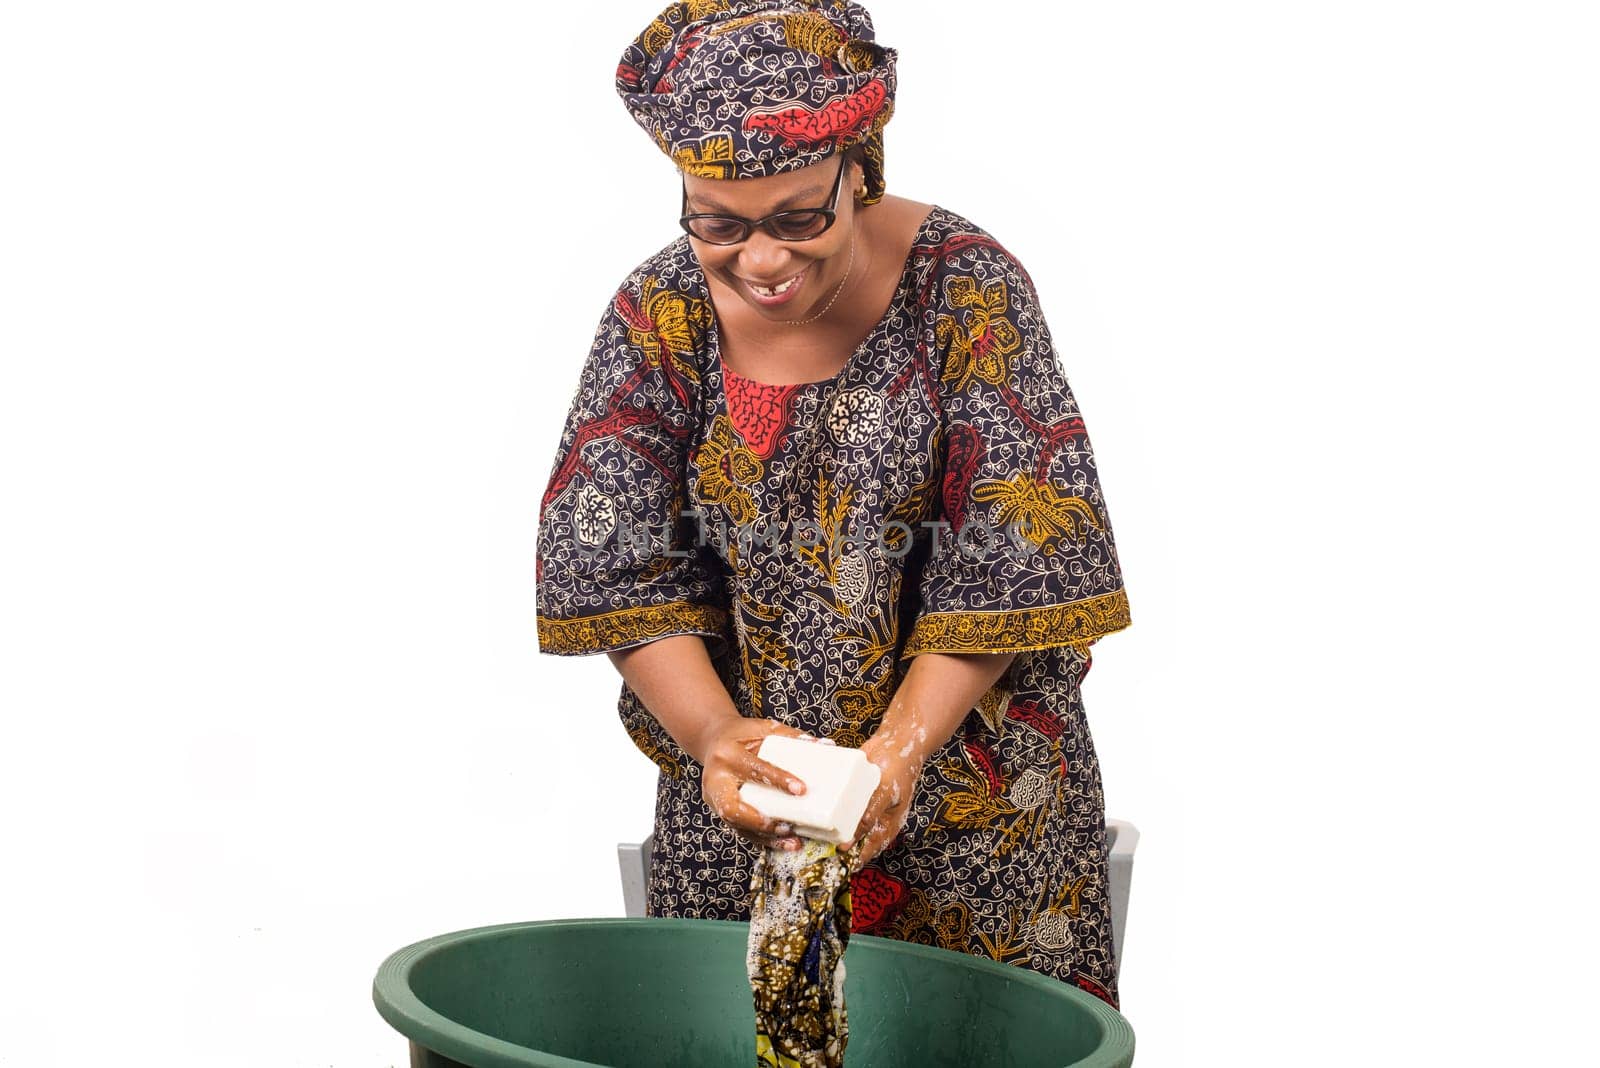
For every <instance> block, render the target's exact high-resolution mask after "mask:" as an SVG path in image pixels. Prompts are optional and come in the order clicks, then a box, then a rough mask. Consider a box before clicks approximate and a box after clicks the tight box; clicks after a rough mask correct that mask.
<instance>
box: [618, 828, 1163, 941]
mask: <svg viewBox="0 0 1600 1068" xmlns="http://www.w3.org/2000/svg"><path fill="white" fill-rule="evenodd" d="M654 838H655V836H654V835H651V836H650V837H649V838H646V839H645V840H644V841H642V842H623V843H621V844H620V845H618V846H617V863H618V865H620V866H621V868H622V906H623V908H624V910H626V914H627V915H629V916H643V915H644V888H645V884H646V883H647V882H649V881H650V847H651V846H652V845H653V844H654ZM1138 845H1139V828H1137V827H1135V826H1134V825H1133V824H1131V823H1129V822H1127V821H1126V820H1106V849H1107V850H1108V851H1109V853H1110V858H1111V867H1110V870H1109V871H1108V872H1107V873H1106V875H1107V878H1108V880H1109V881H1110V883H1111V933H1112V936H1113V937H1114V938H1115V940H1116V956H1117V969H1118V970H1119V971H1120V970H1121V968H1122V942H1123V932H1125V931H1126V930H1127V928H1128V888H1129V886H1130V885H1131V884H1132V882H1133V851H1134V849H1136V848H1137V847H1138Z"/></svg>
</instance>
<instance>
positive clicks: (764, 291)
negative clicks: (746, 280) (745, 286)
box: [750, 275, 800, 297]
mask: <svg viewBox="0 0 1600 1068" xmlns="http://www.w3.org/2000/svg"><path fill="white" fill-rule="evenodd" d="M799 280H800V276H799V275H795V276H794V277H793V278H791V279H789V280H788V281H787V282H785V283H783V285H781V286H778V287H776V288H774V289H768V288H767V287H766V286H758V285H756V284H755V283H753V282H752V283H751V285H750V288H751V289H753V290H755V291H756V292H757V293H760V294H761V295H762V296H763V297H775V296H777V295H778V294H779V293H787V292H789V290H791V289H793V288H794V284H795V283H796V282H798V281H799Z"/></svg>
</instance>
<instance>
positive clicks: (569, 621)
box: [538, 0, 1130, 1064]
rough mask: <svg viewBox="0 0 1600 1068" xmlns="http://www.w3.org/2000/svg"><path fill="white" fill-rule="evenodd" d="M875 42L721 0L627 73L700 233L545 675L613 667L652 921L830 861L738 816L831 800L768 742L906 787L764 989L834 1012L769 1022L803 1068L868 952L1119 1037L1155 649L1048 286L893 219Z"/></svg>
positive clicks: (613, 420) (852, 15)
mask: <svg viewBox="0 0 1600 1068" xmlns="http://www.w3.org/2000/svg"><path fill="white" fill-rule="evenodd" d="M873 38H874V34H873V27H872V23H871V19H870V18H869V17H868V15H867V13H866V11H865V10H863V9H862V8H861V7H860V6H859V5H857V4H854V3H848V2H845V0H731V2H730V0H694V2H688V3H678V4H673V5H672V6H670V7H668V8H667V9H666V10H665V11H663V12H662V13H661V14H660V15H659V16H658V17H657V18H656V19H655V20H654V21H653V22H652V23H651V24H650V25H649V26H648V27H646V29H645V30H644V31H643V32H642V33H641V34H640V35H639V37H638V38H637V39H636V40H635V41H634V42H633V43H632V44H630V45H629V46H628V48H627V49H626V50H625V51H624V53H623V56H622V60H621V62H620V63H619V65H618V68H617V89H618V92H619V94H620V95H621V96H622V98H623V101H624V103H625V104H626V105H627V107H628V109H629V112H630V114H632V115H633V117H634V118H635V120H636V121H638V122H639V124H640V125H641V126H643V127H644V128H645V129H646V130H647V131H648V132H649V133H650V135H651V137H652V140H653V141H654V143H655V144H656V145H657V146H658V147H659V148H660V149H661V150H662V151H664V152H665V153H667V154H668V156H669V157H670V158H671V159H672V160H673V161H674V162H675V163H676V164H677V166H678V169H679V170H680V172H681V173H682V184H683V209H682V213H683V219H682V226H683V229H684V231H685V232H684V234H683V235H682V236H681V237H680V238H678V239H677V240H675V241H673V242H672V243H671V244H669V245H667V246H666V247H664V248H662V249H660V250H658V251H657V252H655V253H654V254H652V255H650V256H649V257H647V258H646V259H645V260H644V261H643V262H641V263H640V264H639V266H638V267H637V269H635V270H634V271H633V272H632V273H631V274H630V276H629V277H628V278H627V279H626V280H625V281H624V282H623V283H622V285H621V286H619V287H618V289H617V291H616V294H615V296H614V298H613V300H612V301H611V303H610V304H609V305H608V307H607V308H606V309H605V312H604V314H603V315H602V317H601V321H600V324H599V327H598V329H597V330H596V332H595V339H594V345H593V347H592V349H591V351H590V353H589V358H588V362H587V364H586V365H585V367H584V369H583V371H582V373H581V375H580V377H579V388H578V392H577V396H576V397H575V398H574V401H573V405H572V408H571V411H570V412H569V414H568V418H567V422H566V425H565V427H564V429H563V433H562V437H561V442H560V447H559V448H558V450H557V455H556V462H555V467H554V470H553V471H552V475H551V479H550V484H549V486H548V488H547V490H546V492H545V496H544V499H543V504H542V507H541V510H540V527H539V561H538V566H539V620H538V626H539V640H540V646H541V649H542V650H544V651H546V652H551V653H564V654H584V653H595V652H601V651H604V652H607V653H609V654H610V655H611V658H612V660H613V662H614V663H615V664H616V666H617V667H618V669H619V671H620V672H621V674H622V676H623V680H624V686H623V687H622V693H621V695H620V698H619V706H618V708H619V714H620V716H621V718H622V720H623V723H624V725H625V726H626V728H627V730H628V732H629V734H630V736H631V737H632V738H633V740H634V742H635V743H636V744H637V745H638V747H639V748H640V750H641V751H643V752H644V753H645V754H647V755H648V756H649V757H650V758H651V759H652V760H654V761H655V762H656V763H657V765H658V766H659V767H660V769H661V775H660V779H659V785H658V791H657V805H656V819H655V832H654V842H655V854H654V856H653V857H652V864H651V869H650V882H649V885H648V887H647V894H646V897H647V911H648V912H649V913H650V915H653V916H683V917H699V918H710V919H734V920H745V919H749V918H751V908H752V897H751V891H752V878H753V877H755V878H756V880H757V888H758V889H760V887H761V886H764V885H766V883H765V882H764V881H763V880H767V881H770V880H768V877H769V876H771V874H772V873H773V872H774V871H777V870H779V869H780V868H781V867H782V865H781V864H780V863H779V861H778V860H777V859H776V858H777V857H778V855H779V854H781V853H784V852H786V851H788V850H793V849H796V848H798V847H799V846H800V845H801V843H800V841H799V840H797V839H795V838H794V837H793V836H792V834H791V832H790V831H789V829H788V828H785V827H783V826H780V825H778V824H776V823H775V822H774V821H772V820H770V819H767V818H765V817H763V816H762V815H761V814H760V813H759V812H756V811H755V810H754V809H752V808H750V807H749V806H748V805H746V804H745V803H744V802H743V801H741V800H740V797H739V787H740V786H741V785H742V784H743V783H745V782H762V783H766V784H768V785H773V786H778V787H780V788H785V787H787V788H789V789H794V790H799V789H803V785H801V784H798V783H795V782H793V781H792V777H791V776H790V775H788V773H786V772H785V771H783V770H782V769H779V768H776V767H774V766H773V765H771V764H769V763H767V762H765V761H762V760H761V759H759V758H758V757H757V755H756V749H757V748H758V747H759V745H760V743H761V740H762V739H763V738H764V737H766V736H767V735H769V734H772V733H781V734H786V735H790V736H800V735H811V736H814V737H817V738H825V739H828V740H831V741H833V742H834V743H836V744H838V745H848V746H855V747H859V748H860V749H861V750H862V752H863V753H864V754H866V756H867V758H868V759H869V760H871V761H872V762H873V763H875V764H877V765H878V767H879V769H880V770H881V772H882V778H881V783H880V785H879V787H878V789H877V791H876V793H875V794H874V795H873V798H872V801H871V802H870V804H869V806H868V809H867V813H866V815H865V816H864V817H863V818H862V820H861V822H860V824H859V826H858V827H856V828H855V834H854V837H853V841H852V842H850V843H847V844H846V845H845V846H843V847H841V848H840V849H839V850H838V851H837V853H834V854H829V855H827V856H816V857H814V856H813V851H809V847H808V851H807V852H805V853H802V854H800V855H799V856H798V857H796V858H794V860H795V861H799V860H802V859H809V860H815V861H816V863H818V864H823V867H821V868H818V869H817V870H816V871H813V872H810V874H813V875H817V876H818V878H817V885H820V886H826V887H828V888H829V892H830V893H833V892H837V895H838V896H837V901H838V904H839V907H838V908H826V907H823V903H822V902H820V901H819V902H816V903H815V904H816V905H817V908H815V909H814V910H809V911H808V912H807V916H806V918H805V921H804V922H803V923H798V925H796V926H795V927H794V929H793V930H785V931H784V932H782V933H781V937H780V938H779V939H778V943H781V952H780V951H778V950H774V949H772V948H771V945H769V946H768V950H767V954H766V956H765V957H763V956H761V955H760V954H759V953H758V954H757V957H756V958H753V959H758V960H768V959H770V960H771V961H772V962H773V963H772V967H773V968H774V969H779V970H778V971H774V972H773V973H771V974H767V975H764V976H760V977H756V976H753V977H752V979H753V981H756V982H757V991H758V993H762V994H763V996H765V997H766V998H767V1001H765V1002H759V999H758V1003H759V1004H765V1005H767V1006H768V1008H769V1009H770V1008H771V1007H772V1006H775V1005H778V1004H779V1003H783V1004H790V1003H791V1002H790V1001H788V1000H786V999H788V998H790V997H791V996H792V997H793V998H795V999H799V1000H797V1001H794V1002H793V1003H794V1004H800V1003H804V1004H806V1005H809V1006H811V1007H812V1009H813V1010H814V1011H813V1012H812V1013H811V1014H810V1015H808V1016H806V1017H805V1018H796V1019H780V1018H779V1017H778V1016H777V1015H774V1014H773V1013H772V1012H764V1014H763V1015H762V1017H761V1019H762V1023H763V1026H764V1027H766V1028H767V1031H766V1032H764V1039H765V1041H766V1042H767V1047H766V1052H767V1053H768V1054H769V1055H770V1056H771V1057H773V1058H777V1059H775V1060H773V1061H772V1063H779V1061H780V1060H781V1058H782V1057H790V1058H796V1059H801V1058H804V1057H812V1058H813V1060H806V1061H804V1063H817V1064H823V1063H830V1064H831V1063H835V1061H834V1060H832V1059H827V1058H832V1057H835V1056H837V1055H838V1054H839V1053H841V1052H842V1047H843V1042H842V1037H843V1034H842V1028H843V1015H842V1013H840V1014H839V1016H838V1018H837V1019H836V1020H835V1019H834V1018H833V1017H832V1016H830V1015H829V1011H830V1007H831V1005H832V1002H831V1001H830V1000H829V999H830V998H831V997H832V994H831V987H829V985H828V984H827V983H826V982H825V981H824V978H823V976H822V973H821V971H820V970H819V969H820V968H821V967H822V963H826V962H828V961H831V960H832V959H834V955H835V954H836V953H837V952H838V951H841V950H842V947H843V944H844V941H845V940H846V938H847V936H848V934H849V930H850V929H853V930H858V931H868V932H871V933H873V934H880V935H886V936H889V937H895V938H901V939H905V940H909V941H917V942H925V943H929V944H933V945H939V946H942V947H944V948H946V949H951V950H956V951H960V952H967V953H975V954H982V955H984V956H988V957H991V958H993V959H996V960H1000V961H1004V962H1007V963H1011V964H1016V965H1018V966H1022V967H1027V968H1031V969H1033V970H1035V971H1038V972H1041V973H1043V974H1046V975H1051V976H1054V977H1056V978H1058V979H1061V980H1063V981H1065V982H1070V983H1072V984H1074V985H1076V986H1078V987H1080V988H1082V989H1085V990H1088V991H1090V992H1092V993H1093V994H1095V995H1097V996H1098V997H1101V998H1103V999H1104V1000H1105V1001H1107V1002H1108V1003H1110V1004H1112V1005H1113V1006H1114V1005H1116V1003H1117V982H1116V963H1115V956H1114V947H1113V943H1112V931H1111V922H1110V913H1109V894H1108V890H1107V881H1106V870H1107V863H1106V847H1105V829H1104V822H1105V816H1104V802H1103V794H1102V790H1101V784H1100V772H1099V764H1098V761H1097V759H1096V755H1095V751H1094V746H1093V742H1092V740H1091V738H1090V735H1089V730H1088V726H1087V723H1086V721H1085V719H1084V713H1083V708H1082V703H1081V696H1080V693H1079V683H1080V682H1081V680H1082V679H1083V677H1084V675H1085V674H1086V673H1087V672H1088V669H1089V663H1090V655H1089V649H1090V646H1091V645H1092V644H1093V643H1094V642H1095V641H1097V640H1099V639H1100V638H1101V637H1103V636H1104V635H1106V634H1109V633H1112V632H1114V631H1116V630H1119V629H1121V628H1123V627H1125V626H1127V625H1128V624H1129V622H1130V617H1129V612H1128V601H1127V595H1126V593H1125V591H1124V588H1123V583H1122V573H1121V568H1120V564H1119V562H1118V558H1117V553H1116V546H1115V541H1114V539H1113V536H1112V530H1111V524H1110V518H1109V515H1108V514H1107V510H1106V504H1105V499H1104V496H1103V494H1102V493H1101V490H1100V485H1099V479H1098V475H1097V472H1096V466H1095V460H1094V452H1093V449H1092V448H1091V446H1090V443H1089V438H1088V435H1087V431H1086V428H1085V425H1084V420H1083V417H1082V415H1081V414H1080V413H1079V411H1078V408H1077V404H1076V401H1075V400H1074V398H1073V395H1072V392H1071V389H1070V388H1069V387H1068V384H1067V380H1066V376H1065V373H1064V372H1063V370H1062V368H1061V364H1060V361H1059V359H1058V357H1057V355H1056V353H1055V350H1054V347H1053V345H1052V342H1051V336H1050V332H1049V329H1048V327H1047V326H1046V324H1045V321H1044V317H1043V314H1042V311H1041V308H1040V303H1039V297H1038V294H1037V293H1036V292H1035V291H1034V289H1033V282H1032V279H1031V278H1030V277H1029V275H1028V272H1027V271H1026V270H1025V269H1024V268H1023V266H1022V265H1021V263H1019V262H1018V261H1017V259H1016V258H1015V257H1013V256H1012V255H1011V254H1010V253H1009V252H1008V251H1007V250H1006V249H1005V247H1004V246H1003V245H1001V244H1000V242H998V241H997V240H996V239H995V238H994V237H993V236H992V235H991V234H989V233H988V232H987V231H985V230H983V229H982V228H981V227H979V226H977V225H976V224H974V223H973V222H971V221H970V220H968V219H967V218H965V217H964V216H961V215H959V214H957V213H955V212H953V211H950V210H948V209H946V208H943V207H941V206H938V205H936V204H932V203H927V202H922V201H917V200H912V199H909V198H906V197H901V196H892V195H889V194H888V193H887V192H886V190H885V186H884V180H883V158H884V157H883V128H884V125H885V124H886V123H887V121H888V119H889V116H890V115H891V113H892V111H893V100H894V89H895V59H896V56H895V53H894V51H893V50H892V49H889V48H885V47H882V46H880V45H878V44H877V43H875V41H874V39H873ZM691 520H692V522H691ZM641 529H643V530H645V531H649V532H651V534H650V535H649V536H640V535H639V531H640V530H641ZM824 862H825V863H824ZM833 866H837V869H838V870H837V871H835V867H833ZM794 867H795V863H793V862H791V863H789V864H788V867H787V868H785V869H784V870H788V869H789V868H794ZM801 867H802V868H803V867H804V865H801ZM807 871H809V869H807ZM835 874H837V875H839V878H837V879H836V878H834V875H835ZM823 876H827V877H826V878H823ZM767 889H768V890H769V891H773V892H770V893H766V894H758V895H757V898H756V904H757V907H758V908H771V907H772V905H771V903H772V902H774V901H779V900H786V899H787V896H786V894H784V893H780V892H777V891H779V890H781V889H782V887H780V886H778V885H777V884H773V885H772V886H768V887H767ZM767 919H768V920H770V919H771V917H767ZM758 926H760V927H761V928H762V929H763V930H764V931H766V932H767V933H768V934H769V935H770V934H771V933H772V930H773V928H772V926H771V924H770V923H767V924H764V925H758ZM846 928H848V929H846ZM778 943H773V944H778ZM819 962H821V963H819ZM782 969H787V970H782ZM789 983H793V984H794V985H793V986H792V987H790V986H788V985H786V984H789ZM775 984H776V985H775ZM830 1021H831V1022H830ZM830 1036H831V1037H833V1038H835V1039H837V1041H834V1042H832V1043H831V1044H830V1043H829V1041H828V1039H829V1037H830ZM816 1058H823V1059H816ZM784 1063H787V1062H784Z"/></svg>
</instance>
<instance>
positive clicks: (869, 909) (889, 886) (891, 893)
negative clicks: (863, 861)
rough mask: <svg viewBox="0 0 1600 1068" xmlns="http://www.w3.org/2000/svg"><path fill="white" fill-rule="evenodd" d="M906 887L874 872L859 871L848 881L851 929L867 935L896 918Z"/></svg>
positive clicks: (886, 875) (905, 895) (868, 868)
mask: <svg viewBox="0 0 1600 1068" xmlns="http://www.w3.org/2000/svg"><path fill="white" fill-rule="evenodd" d="M906 900H907V894H906V884H905V883H904V882H902V881H901V880H899V879H896V878H895V877H894V876H892V875H890V874H888V873H887V872H883V871H879V870H878V869H877V868H872V867H867V868H862V869H861V870H860V871H858V872H856V874H855V875H854V876H853V877H852V878H851V880H850V908H851V914H850V929H851V930H852V931H861V932H863V933H870V932H871V931H873V930H875V929H877V928H878V927H880V926H882V925H883V924H885V923H888V922H889V921H890V920H892V919H894V918H895V917H896V916H897V915H899V913H900V910H901V909H903V908H905V904H906Z"/></svg>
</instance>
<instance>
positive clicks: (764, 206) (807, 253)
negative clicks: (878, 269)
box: [683, 157, 861, 322]
mask: <svg viewBox="0 0 1600 1068" xmlns="http://www.w3.org/2000/svg"><path fill="white" fill-rule="evenodd" d="M839 166H840V161H839V159H838V158H836V157H829V158H828V159H825V160H823V161H822V162H820V163H815V164H812V165H811V166H809V167H805V168H802V169H800V170H795V171H785V172H784V173H782V174H769V175H767V176H766V177H763V178H738V179H734V180H731V181H729V180H725V179H724V180H717V179H714V178H699V177H696V176H694V175H687V174H686V175H684V176H683V185H684V190H685V192H686V194H687V200H688V207H687V209H686V210H687V211H688V212H689V213H695V212H717V213H720V214H725V215H738V216H742V217H743V218H745V219H748V220H752V221H753V220H755V219H760V218H763V217H765V216H767V215H771V214H773V213H774V212H778V211H790V210H794V209H797V208H826V207H828V201H829V197H830V196H831V194H832V193H833V189H834V180H835V179H836V178H837V177H838V176H839ZM860 184H861V167H860V165H859V164H855V163H850V164H846V165H845V168H844V177H843V181H842V183H841V184H840V185H839V196H838V200H837V202H836V203H834V205H833V209H834V212H835V213H836V215H835V219H834V222H833V225H832V226H830V227H829V228H828V229H826V230H824V231H823V232H822V233H821V234H819V235H817V236H816V237H813V238H810V239H809V240H805V241H783V240H779V239H778V238H775V237H773V236H772V235H771V234H769V233H767V231H766V229H765V228H764V227H760V226H758V227H755V228H754V229H752V230H751V231H750V236H749V237H747V238H745V239H744V240H743V241H741V242H739V243H738V244H736V245H716V244H712V243H710V242H708V241H702V240H700V239H699V238H697V237H694V236H693V235H690V237H689V244H690V246H691V247H692V248H693V249H694V254H695V256H696V257H697V258H698V259H699V260H700V266H701V269H702V270H704V271H705V273H706V279H707V281H708V282H710V283H712V284H713V285H715V284H717V283H720V284H721V285H722V286H723V287H725V288H726V289H728V290H731V291H733V293H734V294H735V295H736V296H737V297H738V299H739V300H740V301H741V302H742V303H743V304H744V305H745V306H746V307H747V308H750V309H752V310H753V311H754V312H755V314H756V315H758V316H760V317H761V318H763V319H768V320H771V321H773V322H780V321H783V320H790V319H804V318H807V317H808V316H810V315H814V314H816V312H817V311H818V310H820V309H821V308H822V307H823V305H825V304H826V303H827V302H828V300H829V298H830V297H832V296H833V292H834V289H835V288H836V287H837V286H838V285H839V283H840V282H841V281H843V279H844V276H845V270H846V266H847V263H848V261H849V258H850V240H851V234H852V233H853V232H854V230H855V225H856V207H857V205H856V199H855V195H854V193H855V190H856V188H857V187H858V186H859V185H860ZM858 252H859V250H858ZM796 279H797V281H796ZM786 282H788V283H790V285H789V288H788V289H787V290H785V291H783V292H779V293H776V294H775V295H768V293H769V292H770V290H771V287H776V286H780V285H782V284H784V283H786ZM756 286H762V287H768V288H767V291H766V292H763V291H762V290H758V289H756V288H755V287H756Z"/></svg>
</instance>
